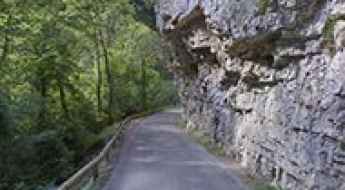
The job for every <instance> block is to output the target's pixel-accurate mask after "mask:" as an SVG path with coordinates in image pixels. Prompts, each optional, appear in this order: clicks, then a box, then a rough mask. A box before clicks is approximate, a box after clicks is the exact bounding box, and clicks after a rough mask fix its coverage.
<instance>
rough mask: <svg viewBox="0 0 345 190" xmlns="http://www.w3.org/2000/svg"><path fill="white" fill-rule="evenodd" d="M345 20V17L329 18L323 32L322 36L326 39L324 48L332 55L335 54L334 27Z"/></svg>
mask: <svg viewBox="0 0 345 190" xmlns="http://www.w3.org/2000/svg"><path fill="white" fill-rule="evenodd" d="M343 19H345V16H330V17H328V19H327V21H326V23H325V26H324V28H323V31H322V35H323V38H324V41H323V46H324V47H325V48H327V49H329V50H330V51H331V53H335V47H334V27H335V24H336V23H337V21H338V20H343Z"/></svg>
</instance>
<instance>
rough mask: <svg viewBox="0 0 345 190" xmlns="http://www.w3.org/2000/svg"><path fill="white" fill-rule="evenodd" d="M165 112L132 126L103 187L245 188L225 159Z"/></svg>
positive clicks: (174, 115) (129, 189)
mask: <svg viewBox="0 0 345 190" xmlns="http://www.w3.org/2000/svg"><path fill="white" fill-rule="evenodd" d="M178 118H179V113H176V112H163V113H157V114H155V115H153V116H150V117H148V118H146V119H144V120H143V121H140V122H138V124H136V125H135V126H134V127H133V128H131V129H130V130H129V131H128V133H127V135H126V137H125V142H124V145H123V147H122V150H121V155H120V158H119V160H118V161H117V163H116V167H115V168H114V170H113V172H112V176H111V177H110V179H109V181H108V182H107V184H106V186H105V187H104V189H103V190H244V189H246V188H244V187H243V185H241V182H240V180H239V179H238V178H237V177H236V176H234V175H233V174H232V173H231V172H230V171H228V170H227V169H226V167H225V165H224V164H223V163H221V162H220V161H219V160H217V159H216V158H215V157H214V156H212V155H210V154H209V153H208V152H207V151H206V150H204V149H203V148H202V147H201V146H199V145H197V144H196V143H194V142H193V141H192V140H191V139H189V138H188V137H187V136H186V135H184V134H183V132H182V130H180V129H178V128H176V124H177V121H178Z"/></svg>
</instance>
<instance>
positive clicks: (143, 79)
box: [141, 60, 147, 111]
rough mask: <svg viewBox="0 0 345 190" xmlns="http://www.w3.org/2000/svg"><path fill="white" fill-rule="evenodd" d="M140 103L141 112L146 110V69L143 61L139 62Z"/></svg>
mask: <svg viewBox="0 0 345 190" xmlns="http://www.w3.org/2000/svg"><path fill="white" fill-rule="evenodd" d="M141 91H142V92H141V102H142V109H143V111H145V110H146V108H147V93H146V68H145V60H142V61H141Z"/></svg>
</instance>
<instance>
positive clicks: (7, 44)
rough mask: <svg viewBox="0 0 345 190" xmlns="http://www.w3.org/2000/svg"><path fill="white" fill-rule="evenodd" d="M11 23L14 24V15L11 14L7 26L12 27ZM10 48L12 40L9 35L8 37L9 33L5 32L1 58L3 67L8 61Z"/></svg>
mask: <svg viewBox="0 0 345 190" xmlns="http://www.w3.org/2000/svg"><path fill="white" fill-rule="evenodd" d="M11 22H12V15H11V14H10V15H9V16H8V18H7V21H6V26H7V27H8V26H10V25H11ZM9 47H10V38H9V35H8V31H5V36H4V44H3V46H2V54H1V57H0V64H1V65H3V63H4V62H5V61H6V59H7V55H8V50H9Z"/></svg>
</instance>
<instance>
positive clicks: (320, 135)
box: [157, 0, 345, 190]
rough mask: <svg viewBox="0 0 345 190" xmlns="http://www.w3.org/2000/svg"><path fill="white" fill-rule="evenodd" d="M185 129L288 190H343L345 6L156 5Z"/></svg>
mask: <svg viewBox="0 0 345 190" xmlns="http://www.w3.org/2000/svg"><path fill="white" fill-rule="evenodd" d="M157 15H158V18H157V23H158V27H159V29H160V30H161V32H162V34H163V35H164V36H165V37H166V38H167V39H168V41H170V42H171V43H172V44H173V46H174V48H175V51H176V58H177V59H176V61H175V62H174V64H172V65H170V68H172V70H173V71H174V73H175V74H176V79H177V81H178V84H179V89H180V95H181V97H182V102H183V106H184V109H185V116H186V120H187V121H188V127H190V128H194V129H199V130H202V131H204V132H205V133H207V134H209V135H210V136H211V137H212V138H213V139H214V141H215V142H216V143H218V144H220V145H222V146H223V147H224V148H225V149H226V152H227V154H228V155H229V156H233V157H234V158H236V159H238V160H239V161H241V163H242V164H243V165H244V166H246V167H248V169H250V171H252V172H253V174H254V175H261V176H264V177H266V178H269V179H270V180H272V181H274V182H276V183H278V184H280V185H281V186H282V187H284V188H285V189H287V190H339V189H340V190H345V137H344V135H345V48H344V46H345V1H344V0H161V1H160V3H159V5H158V6H157Z"/></svg>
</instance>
